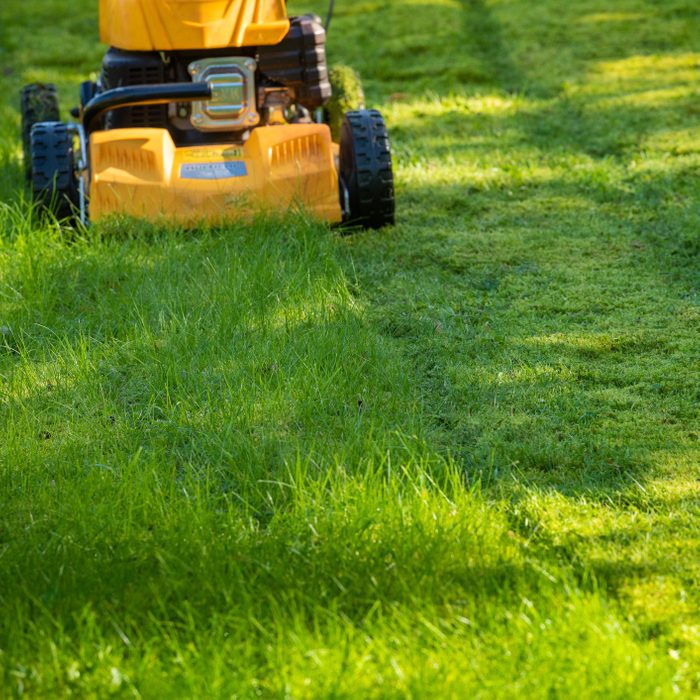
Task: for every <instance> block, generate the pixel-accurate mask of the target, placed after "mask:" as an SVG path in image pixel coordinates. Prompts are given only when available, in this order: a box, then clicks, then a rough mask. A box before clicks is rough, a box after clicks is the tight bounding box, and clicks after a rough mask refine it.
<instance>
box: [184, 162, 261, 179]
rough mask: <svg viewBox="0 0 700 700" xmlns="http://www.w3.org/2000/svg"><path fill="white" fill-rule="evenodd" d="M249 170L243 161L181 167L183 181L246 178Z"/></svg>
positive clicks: (189, 164)
mask: <svg viewBox="0 0 700 700" xmlns="http://www.w3.org/2000/svg"><path fill="white" fill-rule="evenodd" d="M247 174H248V168H247V167H246V164H245V161H243V160H226V161H223V162H219V163H185V164H184V165H182V166H180V177H181V178H182V179H183V180H228V179H230V178H233V177H245V176H246V175H247Z"/></svg>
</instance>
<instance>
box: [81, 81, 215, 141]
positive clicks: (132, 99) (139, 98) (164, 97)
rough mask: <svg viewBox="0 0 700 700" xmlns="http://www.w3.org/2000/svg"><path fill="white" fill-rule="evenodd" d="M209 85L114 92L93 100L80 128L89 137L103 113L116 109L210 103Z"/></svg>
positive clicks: (184, 84)
mask: <svg viewBox="0 0 700 700" xmlns="http://www.w3.org/2000/svg"><path fill="white" fill-rule="evenodd" d="M211 97H212V88H211V85H210V84H209V83H169V84H164V85H138V86H135V87H121V88H114V89H112V90H107V91H106V92H102V93H100V94H99V95H97V96H96V97H93V98H92V99H91V100H90V101H89V102H88V103H87V104H86V105H85V107H84V109H83V125H84V127H85V131H86V132H87V133H90V132H91V131H92V125H93V123H94V122H95V120H97V119H98V118H99V117H101V116H102V115H103V114H104V113H105V112H109V111H111V110H113V109H117V108H119V107H139V106H141V105H161V104H167V103H169V102H200V101H204V100H210V99H211Z"/></svg>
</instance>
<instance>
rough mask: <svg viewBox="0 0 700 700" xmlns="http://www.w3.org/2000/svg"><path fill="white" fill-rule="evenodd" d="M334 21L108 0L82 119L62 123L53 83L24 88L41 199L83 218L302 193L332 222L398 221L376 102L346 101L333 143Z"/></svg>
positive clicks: (268, 204)
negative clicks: (348, 106)
mask: <svg viewBox="0 0 700 700" xmlns="http://www.w3.org/2000/svg"><path fill="white" fill-rule="evenodd" d="M331 14H332V3H331V12H329V19H328V22H329V21H330V17H331ZM328 22H327V23H326V27H324V25H323V24H322V22H321V20H320V19H319V18H318V17H317V16H315V15H304V16H300V17H288V16H287V12H286V7H285V0H100V36H101V39H102V41H103V42H104V43H105V44H107V45H108V46H109V47H110V48H109V50H108V51H107V53H106V55H105V57H104V61H103V64H102V69H101V71H100V74H99V78H98V80H97V81H96V82H92V81H87V82H84V83H83V84H82V85H81V88H80V107H79V108H77V109H75V110H73V116H74V117H75V119H76V121H75V122H71V123H63V122H61V121H59V109H58V98H57V93H56V89H55V87H54V86H52V85H40V84H33V85H28V86H27V87H25V88H24V89H23V91H22V103H21V111H22V135H23V145H24V154H25V167H26V171H27V177H28V179H29V182H30V183H31V188H32V192H33V195H34V198H35V200H36V201H37V202H38V203H39V204H40V205H41V206H43V207H46V208H48V209H50V210H52V211H53V212H54V213H55V214H56V215H57V216H58V217H59V218H71V217H74V218H79V219H80V220H81V221H82V222H83V223H84V224H87V223H88V222H89V221H98V220H99V219H101V218H103V217H105V216H108V215H110V214H115V213H119V214H126V215H130V216H134V217H139V218H146V219H151V220H155V219H165V220H169V221H174V222H178V223H183V224H195V223H197V222H202V221H210V222H216V221H221V220H226V219H229V218H236V217H240V216H242V215H243V216H245V215H249V214H250V213H252V212H253V211H255V210H256V209H261V210H270V209H273V210H275V211H286V210H289V209H290V208H294V207H295V206H299V207H301V208H303V210H304V211H306V212H308V213H310V214H311V215H313V216H315V217H316V218H319V219H321V220H323V221H326V222H329V223H331V224H341V223H348V224H351V225H358V226H364V227H367V228H379V227H381V226H384V225H386V224H391V223H393V221H394V182H393V172H392V161H391V149H390V145H389V138H388V135H387V130H386V126H385V124H384V120H383V119H382V116H381V114H380V113H379V112H377V111H375V110H366V109H356V110H353V111H348V112H347V113H345V114H344V117H343V118H342V123H341V124H340V128H339V129H338V131H339V138H338V139H337V140H338V142H337V143H336V142H334V139H333V137H332V134H331V128H330V127H329V125H328V123H327V122H328V121H329V120H328V117H327V114H328V110H325V109H324V105H326V104H327V103H328V101H329V100H330V98H331V94H332V87H331V81H330V80H329V70H328V67H327V64H326V49H325V44H326V28H327V25H328Z"/></svg>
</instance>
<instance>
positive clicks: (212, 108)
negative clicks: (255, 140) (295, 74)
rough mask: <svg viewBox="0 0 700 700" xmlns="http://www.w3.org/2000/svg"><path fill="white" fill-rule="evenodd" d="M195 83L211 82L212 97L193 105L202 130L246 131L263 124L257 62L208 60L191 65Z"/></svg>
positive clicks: (195, 122) (194, 118)
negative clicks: (257, 84) (256, 91)
mask: <svg viewBox="0 0 700 700" xmlns="http://www.w3.org/2000/svg"><path fill="white" fill-rule="evenodd" d="M188 70H189V73H190V75H191V76H192V80H193V82H205V83H209V85H210V86H211V89H212V98H211V100H207V101H205V102H195V103H193V105H192V115H191V117H190V121H191V122H192V126H194V127H195V129H198V130H199V131H242V130H245V129H250V128H252V127H254V126H257V125H258V124H259V123H260V115H259V114H258V110H257V104H256V99H255V97H256V95H255V71H256V70H257V63H256V61H255V60H254V59H252V58H246V57H241V56H232V57H220V58H205V59H202V60H200V61H193V62H192V63H190V65H189V66H188Z"/></svg>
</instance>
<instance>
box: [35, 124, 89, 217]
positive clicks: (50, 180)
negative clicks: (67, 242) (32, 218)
mask: <svg viewBox="0 0 700 700" xmlns="http://www.w3.org/2000/svg"><path fill="white" fill-rule="evenodd" d="M31 163H32V194H33V195H34V201H35V202H37V203H38V204H39V205H40V206H41V207H42V208H43V209H44V210H47V211H49V212H51V213H52V214H54V216H56V218H57V219H72V218H73V217H74V215H75V212H76V210H77V209H78V207H79V195H78V178H77V176H76V170H75V154H74V152H73V135H72V134H71V132H70V131H69V130H68V126H67V125H66V124H63V123H61V122H43V123H41V124H35V125H34V128H33V129H32V133H31Z"/></svg>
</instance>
